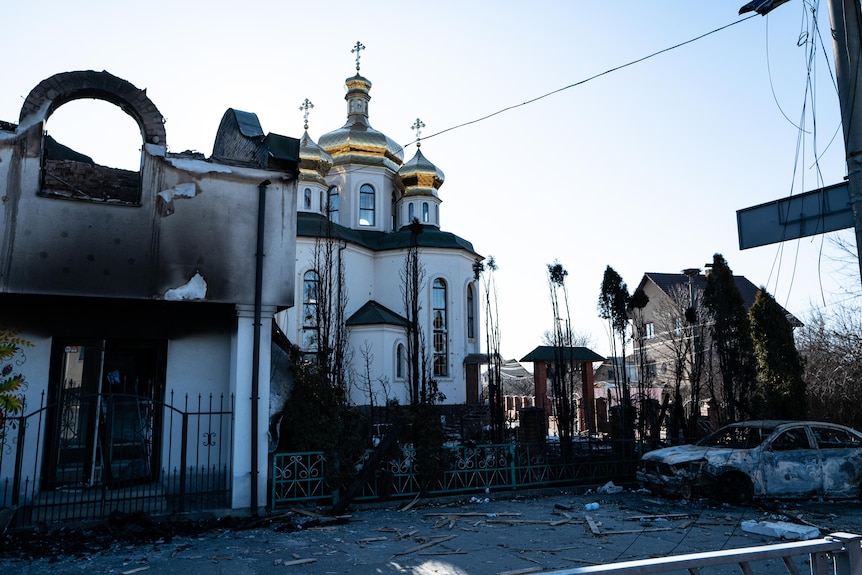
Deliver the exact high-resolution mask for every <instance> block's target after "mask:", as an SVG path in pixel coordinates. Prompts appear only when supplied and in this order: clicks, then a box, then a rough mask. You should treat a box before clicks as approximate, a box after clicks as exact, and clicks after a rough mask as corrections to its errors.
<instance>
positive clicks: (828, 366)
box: [796, 302, 862, 429]
mask: <svg viewBox="0 0 862 575" xmlns="http://www.w3.org/2000/svg"><path fill="white" fill-rule="evenodd" d="M796 345H797V348H798V350H799V354H800V356H801V357H802V359H803V363H804V366H805V382H806V387H807V398H808V416H809V417H811V418H812V419H818V420H824V421H833V422H835V423H843V424H844V425H849V426H851V427H855V428H857V429H860V428H862V411H860V410H859V407H858V404H859V389H860V384H862V305H860V304H858V303H857V304H851V303H846V302H845V303H841V304H836V306H835V308H834V309H833V311H832V312H831V313H829V314H827V313H825V312H824V311H823V310H815V311H814V312H812V314H811V316H810V317H809V318H807V319H806V321H805V326H804V327H802V328H799V329H798V330H797V331H796Z"/></svg>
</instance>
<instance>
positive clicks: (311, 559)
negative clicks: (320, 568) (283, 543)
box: [282, 557, 317, 567]
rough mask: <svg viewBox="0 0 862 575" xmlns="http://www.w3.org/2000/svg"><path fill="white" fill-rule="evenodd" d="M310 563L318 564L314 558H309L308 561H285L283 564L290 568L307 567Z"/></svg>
mask: <svg viewBox="0 0 862 575" xmlns="http://www.w3.org/2000/svg"><path fill="white" fill-rule="evenodd" d="M308 563H317V559H315V558H314V557H309V558H307V559H295V560H293V561H285V562H283V563H282V565H283V566H285V567H290V566H291V565H307V564H308Z"/></svg>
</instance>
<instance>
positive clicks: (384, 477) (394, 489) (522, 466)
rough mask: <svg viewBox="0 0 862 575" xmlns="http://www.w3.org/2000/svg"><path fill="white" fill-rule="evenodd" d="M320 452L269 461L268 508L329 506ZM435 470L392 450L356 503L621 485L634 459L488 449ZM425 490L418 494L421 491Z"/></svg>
mask: <svg viewBox="0 0 862 575" xmlns="http://www.w3.org/2000/svg"><path fill="white" fill-rule="evenodd" d="M372 453H373V452H372V451H370V450H369V451H366V452H365V454H364V455H363V457H362V458H361V459H360V461H357V462H356V464H355V468H356V469H357V470H358V469H360V468H362V467H363V466H364V465H365V464H366V462H367V461H368V460H369V459H370V457H371V454H372ZM324 463H325V456H324V454H323V453H322V452H305V453H282V454H275V455H274V456H273V460H272V476H271V477H272V488H271V506H272V507H273V508H278V507H280V506H284V505H288V504H293V503H298V502H317V503H320V504H327V503H329V502H332V503H334V502H335V501H336V500H337V497H338V493H337V491H333V490H332V489H331V488H328V487H327V486H326V485H327V484H326V473H325V465H324ZM440 464H441V465H440V467H441V468H442V470H441V471H440V472H439V473H437V474H436V475H435V476H433V477H430V478H429V477H428V476H427V475H428V474H423V473H421V471H422V470H421V469H420V468H419V460H418V458H417V453H416V450H415V449H414V448H411V447H397V448H394V449H393V452H392V453H390V454H389V456H388V457H385V458H383V460H382V462H381V463H380V464H379V465H378V467H377V469H375V470H374V472H373V473H371V474H369V476H368V480H367V481H366V482H365V484H364V485H363V486H362V488H361V489H360V490H359V492H358V493H357V496H356V497H355V500H357V501H372V500H377V499H389V498H407V497H414V496H416V495H418V494H419V493H423V492H424V493H425V494H426V495H446V494H458V493H483V492H485V491H491V490H503V489H521V488H532V487H544V486H551V485H577V484H593V483H604V482H607V481H610V480H616V481H625V480H630V479H632V478H633V477H634V468H635V464H636V457H635V456H634V455H633V449H628V448H626V445H625V444H613V443H611V442H606V441H602V442H597V441H584V442H583V443H578V444H576V446H575V449H574V450H573V453H572V454H570V456H569V458H568V460H567V461H565V460H564V459H563V457H562V456H561V454H560V453H559V449H558V446H557V445H555V444H553V443H551V444H546V445H535V444H514V443H506V444H488V445H475V446H457V447H447V448H445V450H444V452H443V456H442V461H441V462H440ZM423 481H424V482H425V484H426V488H425V489H424V490H423V488H422V487H423V483H422V482H423Z"/></svg>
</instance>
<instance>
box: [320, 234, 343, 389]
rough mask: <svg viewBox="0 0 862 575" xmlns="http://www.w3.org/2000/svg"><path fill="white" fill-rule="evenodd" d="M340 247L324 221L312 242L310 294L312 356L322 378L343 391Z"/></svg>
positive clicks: (341, 259) (341, 248)
mask: <svg viewBox="0 0 862 575" xmlns="http://www.w3.org/2000/svg"><path fill="white" fill-rule="evenodd" d="M344 248H345V244H344V242H343V241H342V240H341V239H340V238H339V237H337V235H336V233H335V224H333V223H332V222H331V221H329V220H327V222H326V227H325V230H324V234H323V235H322V237H318V238H317V240H316V241H315V244H314V262H313V265H314V269H315V271H316V273H317V287H316V292H315V293H314V294H313V295H314V305H313V313H314V325H315V328H316V331H317V341H316V345H317V349H316V352H315V356H316V358H315V359H316V363H317V366H318V369H320V370H321V373H322V375H323V377H324V379H326V380H327V381H329V382H331V384H332V385H334V386H336V387H338V388H340V389H342V390H345V392H346V389H347V373H348V364H349V359H350V358H349V354H348V336H349V333H348V328H347V326H346V323H345V317H344V314H345V309H346V308H347V302H348V294H347V285H346V282H345V278H344V255H343V254H344Z"/></svg>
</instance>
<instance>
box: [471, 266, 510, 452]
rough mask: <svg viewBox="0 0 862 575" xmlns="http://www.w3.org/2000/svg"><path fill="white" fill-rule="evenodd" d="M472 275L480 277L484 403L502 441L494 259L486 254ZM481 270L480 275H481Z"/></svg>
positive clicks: (503, 426) (494, 434) (503, 427)
mask: <svg viewBox="0 0 862 575" xmlns="http://www.w3.org/2000/svg"><path fill="white" fill-rule="evenodd" d="M473 271H474V272H475V274H476V279H479V278H480V277H482V279H483V282H482V286H483V288H484V290H483V291H484V297H485V300H484V303H485V305H484V306H483V307H484V308H485V351H486V353H487V355H488V374H487V375H488V405H489V409H490V412H491V436H492V441H493V442H495V443H502V442H503V440H504V437H505V433H506V417H505V415H506V413H505V406H504V404H503V374H502V368H503V358H502V357H501V356H500V313H499V309H498V308H497V301H498V299H497V281H496V277H495V275H496V274H495V272H496V271H497V262H496V260H495V259H494V256H489V257H488V259H486V260H485V261H484V262H477V263H476V265H475V266H474V268H473ZM482 274H484V275H482Z"/></svg>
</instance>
